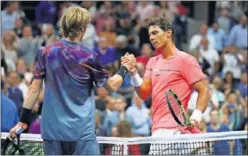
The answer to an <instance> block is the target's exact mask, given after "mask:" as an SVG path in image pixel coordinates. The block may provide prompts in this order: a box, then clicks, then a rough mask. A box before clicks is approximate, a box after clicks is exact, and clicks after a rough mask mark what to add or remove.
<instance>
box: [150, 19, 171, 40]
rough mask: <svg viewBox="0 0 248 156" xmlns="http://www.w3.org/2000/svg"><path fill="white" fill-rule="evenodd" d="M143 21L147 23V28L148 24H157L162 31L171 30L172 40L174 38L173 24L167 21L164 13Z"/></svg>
mask: <svg viewBox="0 0 248 156" xmlns="http://www.w3.org/2000/svg"><path fill="white" fill-rule="evenodd" d="M145 21H146V23H147V26H148V29H149V27H150V26H158V27H159V28H161V29H162V30H163V31H167V30H171V31H172V40H174V35H175V29H174V27H173V25H172V24H171V23H170V22H169V20H168V18H167V17H166V15H165V14H163V15H162V16H160V17H153V18H148V19H146V20H145Z"/></svg>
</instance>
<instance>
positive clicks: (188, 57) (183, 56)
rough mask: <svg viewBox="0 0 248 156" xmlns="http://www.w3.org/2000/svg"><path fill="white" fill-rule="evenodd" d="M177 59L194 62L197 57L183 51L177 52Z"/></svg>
mask: <svg viewBox="0 0 248 156" xmlns="http://www.w3.org/2000/svg"><path fill="white" fill-rule="evenodd" d="M178 59H179V60H180V61H182V62H185V63H194V62H196V61H197V59H196V58H195V57H194V56H193V55H191V54H188V53H186V52H184V51H179V52H178Z"/></svg>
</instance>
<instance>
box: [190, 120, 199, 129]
mask: <svg viewBox="0 0 248 156" xmlns="http://www.w3.org/2000/svg"><path fill="white" fill-rule="evenodd" d="M190 122H191V124H190V126H189V127H190V128H199V125H200V123H199V122H198V121H196V120H192V119H191V120H190Z"/></svg>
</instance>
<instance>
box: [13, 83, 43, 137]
mask: <svg viewBox="0 0 248 156" xmlns="http://www.w3.org/2000/svg"><path fill="white" fill-rule="evenodd" d="M42 82H43V80H42V79H34V80H33V82H32V84H31V85H30V86H29V89H28V95H27V98H26V99H25V101H24V103H23V107H22V110H21V114H20V121H19V122H18V123H17V125H16V126H15V127H14V128H12V129H11V130H10V136H11V137H15V131H16V130H17V128H19V127H20V126H21V125H22V124H23V123H28V122H29V121H28V119H29V118H30V114H31V111H32V108H33V106H34V104H35V103H36V100H37V99H38V97H39V94H40V90H41V87H42Z"/></svg>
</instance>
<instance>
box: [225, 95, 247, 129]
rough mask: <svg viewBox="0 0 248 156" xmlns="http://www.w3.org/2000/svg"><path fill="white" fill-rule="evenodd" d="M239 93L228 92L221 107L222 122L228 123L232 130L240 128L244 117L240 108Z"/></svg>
mask: <svg viewBox="0 0 248 156" xmlns="http://www.w3.org/2000/svg"><path fill="white" fill-rule="evenodd" d="M239 105H240V104H239V103H238V101H237V95H236V94H235V93H233V92H231V93H229V94H227V98H226V101H225V103H224V105H223V106H222V108H221V111H220V112H221V122H222V123H223V124H227V125H228V127H229V129H230V130H235V129H238V128H239V127H240V126H241V123H242V120H243V119H244V116H243V114H241V111H240V109H239Z"/></svg>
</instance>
